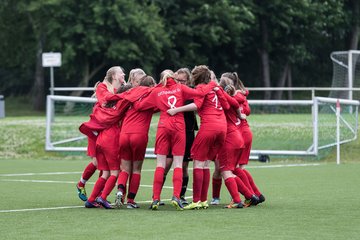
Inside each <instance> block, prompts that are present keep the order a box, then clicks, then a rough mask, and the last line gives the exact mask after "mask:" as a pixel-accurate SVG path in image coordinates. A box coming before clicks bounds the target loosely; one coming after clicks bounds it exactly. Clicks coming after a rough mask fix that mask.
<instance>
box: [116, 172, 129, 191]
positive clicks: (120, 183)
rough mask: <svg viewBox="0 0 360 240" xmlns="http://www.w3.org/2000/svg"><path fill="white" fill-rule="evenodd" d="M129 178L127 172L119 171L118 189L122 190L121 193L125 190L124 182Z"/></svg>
mask: <svg viewBox="0 0 360 240" xmlns="http://www.w3.org/2000/svg"><path fill="white" fill-rule="evenodd" d="M128 178H129V174H128V173H127V172H125V171H121V172H120V174H119V177H118V182H117V184H118V190H120V191H122V192H123V194H125V192H126V183H127V180H128Z"/></svg>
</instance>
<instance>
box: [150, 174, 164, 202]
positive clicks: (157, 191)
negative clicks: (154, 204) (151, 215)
mask: <svg viewBox="0 0 360 240" xmlns="http://www.w3.org/2000/svg"><path fill="white" fill-rule="evenodd" d="M164 173H165V168H162V167H157V168H156V169H155V173H154V182H153V200H160V195H161V190H162V185H163V181H164Z"/></svg>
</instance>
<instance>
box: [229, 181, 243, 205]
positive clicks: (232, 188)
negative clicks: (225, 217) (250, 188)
mask: <svg viewBox="0 0 360 240" xmlns="http://www.w3.org/2000/svg"><path fill="white" fill-rule="evenodd" d="M225 185H226V187H227V189H228V191H229V193H230V195H231V197H232V199H233V201H234V202H235V203H239V202H241V199H240V194H239V192H238V187H237V185H236V181H235V178H233V177H230V178H227V179H226V180H225Z"/></svg>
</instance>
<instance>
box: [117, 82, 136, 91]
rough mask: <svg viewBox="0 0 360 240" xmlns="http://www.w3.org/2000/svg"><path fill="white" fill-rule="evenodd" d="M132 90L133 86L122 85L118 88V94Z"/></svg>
mask: <svg viewBox="0 0 360 240" xmlns="http://www.w3.org/2000/svg"><path fill="white" fill-rule="evenodd" d="M130 88H132V86H131V84H124V85H121V86H120V87H119V88H118V90H117V91H116V93H123V92H126V91H127V90H129V89H130Z"/></svg>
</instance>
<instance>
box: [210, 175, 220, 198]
mask: <svg viewBox="0 0 360 240" xmlns="http://www.w3.org/2000/svg"><path fill="white" fill-rule="evenodd" d="M221 184H222V178H213V179H212V197H213V198H220V190H221Z"/></svg>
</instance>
